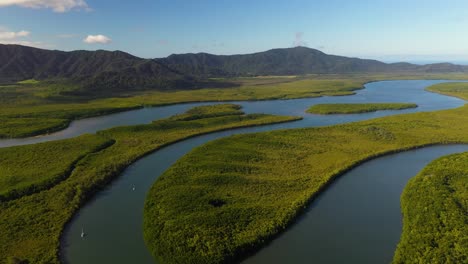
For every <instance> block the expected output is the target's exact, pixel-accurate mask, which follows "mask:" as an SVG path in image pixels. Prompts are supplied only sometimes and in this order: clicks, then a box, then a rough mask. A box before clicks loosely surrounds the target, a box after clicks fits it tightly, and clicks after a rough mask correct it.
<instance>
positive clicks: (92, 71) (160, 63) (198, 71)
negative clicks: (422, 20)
mask: <svg viewBox="0 0 468 264" xmlns="http://www.w3.org/2000/svg"><path fill="white" fill-rule="evenodd" d="M395 72H412V73H428V72H431V73H445V72H468V66H461V65H455V64H451V63H437V64H428V65H416V64H410V63H384V62H380V61H377V60H368V59H359V58H349V57H343V56H335V55H328V54H325V53H323V52H321V51H319V50H316V49H311V48H307V47H294V48H283V49H272V50H268V51H264V52H258V53H252V54H245V55H213V54H208V53H196V54H193V53H189V54H174V55H170V56H168V57H166V58H157V59H143V58H139V57H136V56H133V55H130V54H128V53H125V52H122V51H104V50H97V51H83V50H78V51H70V52H65V51H58V50H44V49H38V48H32V47H26V46H20V45H2V44H0V82H1V83H9V82H10V83H11V82H17V81H21V80H25V79H37V80H67V81H71V82H75V83H79V84H80V85H81V86H83V87H84V88H85V89H88V90H96V89H159V90H163V89H176V88H178V89H190V88H196V87H201V86H206V85H209V84H210V82H211V81H207V80H208V78H211V77H234V76H257V75H303V74H338V73H395Z"/></svg>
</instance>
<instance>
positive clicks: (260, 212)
mask: <svg viewBox="0 0 468 264" xmlns="http://www.w3.org/2000/svg"><path fill="white" fill-rule="evenodd" d="M466 124H468V106H465V107H461V108H457V109H453V110H445V111H439V112H429V113H416V114H407V115H399V116H392V117H385V118H379V119H374V120H371V121H364V122H357V123H352V124H346V125H337V126H332V127H323V128H307V129H295V130H284V131H274V132H265V133H257V134H252V135H244V136H243V135H239V136H232V137H229V138H226V139H221V140H217V141H214V142H211V143H208V144H206V145H204V146H202V147H199V148H197V149H195V150H193V151H192V152H191V153H190V154H189V155H186V156H185V157H183V158H182V159H181V160H179V161H178V162H177V163H176V164H175V165H174V166H173V167H171V168H170V169H169V170H168V171H167V172H166V173H164V175H163V176H161V178H160V179H159V180H158V181H156V183H155V184H154V186H153V187H152V189H151V190H150V192H149V194H148V198H147V202H146V205H145V217H144V231H145V239H146V241H147V244H148V246H149V248H150V250H151V252H152V253H153V255H154V256H156V257H157V258H158V259H160V260H161V261H163V262H164V263H176V262H206V263H223V262H227V261H235V260H239V259H241V258H243V257H245V256H247V255H248V254H250V253H251V252H252V250H256V249H258V248H259V247H261V246H262V245H264V244H265V243H266V242H267V241H269V240H270V239H271V238H272V237H274V236H276V235H277V234H279V233H280V232H281V231H283V230H284V229H285V228H286V227H287V226H289V225H290V223H291V222H292V221H294V219H295V218H296V217H297V216H298V215H299V214H300V212H301V211H302V210H303V209H304V208H305V207H306V206H307V204H308V203H309V202H310V201H312V200H313V199H314V198H315V197H316V195H317V194H318V193H320V191H322V190H324V188H325V187H326V186H327V185H328V184H329V183H330V182H331V181H332V180H333V179H334V178H336V177H337V176H339V175H341V174H342V173H343V172H344V171H346V170H348V169H349V168H352V167H353V166H355V165H356V164H359V163H360V162H363V161H365V160H368V159H370V158H373V157H377V156H381V155H384V154H387V153H393V152H397V151H403V150H408V149H412V148H417V147H421V146H427V145H434V144H450V143H468V136H467V135H466V130H467V129H468V127H467V125H466ZM195 159H196V160H197V162H196V163H195V162H194V160H195ZM178 179H184V180H183V181H180V180H178ZM213 184H214V185H215V186H217V188H213ZM210 201H217V202H216V203H211V202H210ZM213 204H214V205H213ZM217 205H219V206H217ZM234 216H235V217H234ZM168 223H170V225H169V224H168ZM181 230H182V231H181Z"/></svg>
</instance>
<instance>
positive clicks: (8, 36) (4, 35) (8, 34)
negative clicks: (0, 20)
mask: <svg viewBox="0 0 468 264" xmlns="http://www.w3.org/2000/svg"><path fill="white" fill-rule="evenodd" d="M29 34H30V32H29V31H25V30H21V31H18V32H13V31H6V30H1V29H0V41H1V40H14V39H17V38H21V37H27V36H29Z"/></svg>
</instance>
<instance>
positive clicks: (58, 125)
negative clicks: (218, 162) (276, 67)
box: [0, 74, 468, 138]
mask: <svg viewBox="0 0 468 264" xmlns="http://www.w3.org/2000/svg"><path fill="white" fill-rule="evenodd" d="M396 79H459V80H462V79H468V75H464V74H419V75H414V74H412V75H408V74H375V75H369V74H367V75H365V74H328V75H327V74H322V75H306V76H268V77H250V78H217V80H219V81H220V82H222V83H225V84H230V85H227V86H226V87H219V88H203V89H198V90H171V91H130V92H128V91H125V90H124V91H118V93H109V94H104V95H101V98H102V99H96V98H95V97H87V96H85V95H80V96H78V95H74V91H76V90H77V89H79V86H77V85H75V84H72V83H67V82H59V83H55V82H51V81H40V82H35V81H31V80H27V81H25V82H21V83H20V84H13V85H3V86H0V120H2V121H5V122H2V124H1V125H0V138H9V137H24V136H30V135H38V134H43V133H50V132H53V131H56V130H59V129H62V128H63V127H64V126H66V125H68V123H69V122H71V121H72V120H75V119H80V118H85V117H90V116H98V115H104V114H109V113H113V112H119V111H125V110H129V109H135V108H141V107H144V106H161V105H167V104H175V103H184V102H199V101H205V102H206V101H233V100H274V99H293V98H307V97H318V96H333V95H350V94H353V93H354V92H353V91H354V90H356V89H361V88H362V87H363V85H364V84H365V83H367V82H370V81H376V80H396ZM26 118H37V119H35V120H33V121H34V123H33V124H32V125H30V126H28V125H27V124H29V123H30V121H31V120H26ZM12 119H16V120H12ZM18 119H25V121H24V122H22V121H18ZM57 119H65V120H60V121H58V120H57ZM21 124H23V125H21ZM18 127H20V129H17V128H18Z"/></svg>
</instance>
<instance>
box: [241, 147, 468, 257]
mask: <svg viewBox="0 0 468 264" xmlns="http://www.w3.org/2000/svg"><path fill="white" fill-rule="evenodd" d="M465 151H468V145H445V146H432V147H426V148H422V149H417V150H410V151H406V152H402V153H397V154H392V155H388V156H384V157H380V158H377V159H374V160H371V161H368V162H366V163H364V164H362V165H360V166H358V167H356V168H354V169H353V170H351V171H349V172H347V173H345V174H344V175H342V176H341V177H339V178H338V179H337V180H336V181H334V183H332V184H331V186H329V187H328V188H327V190H326V191H325V192H323V193H322V194H320V195H319V196H318V198H317V199H316V200H314V201H313V202H312V204H311V206H310V207H309V208H308V210H307V211H306V213H304V214H303V216H302V217H301V218H300V219H299V221H297V223H296V224H294V225H293V226H292V227H291V228H290V229H288V230H287V231H286V232H285V233H283V234H282V235H280V236H279V237H278V238H277V239H275V240H273V241H272V242H271V243H270V244H269V245H268V246H266V247H265V248H263V249H261V250H260V251H259V252H258V253H257V254H256V255H254V256H252V257H250V258H249V259H247V260H246V261H244V262H243V263H244V264H260V263H262V264H267V263H327V264H335V263H336V264H342V263H357V264H366V263H369V264H375V263H390V262H391V261H392V258H393V253H394V252H395V249H396V245H397V244H398V241H399V240H400V235H401V230H402V218H401V209H400V195H401V193H402V191H403V189H404V187H405V186H406V183H407V182H408V180H409V179H410V178H411V177H413V176H415V175H416V174H417V173H418V172H419V171H421V170H422V169H423V168H424V167H425V166H426V165H427V164H428V163H430V162H431V161H433V160H434V159H437V158H439V157H441V156H445V155H449V154H452V153H459V152H465Z"/></svg>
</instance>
